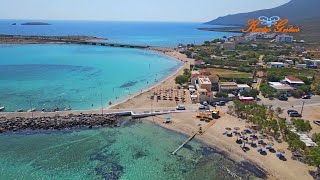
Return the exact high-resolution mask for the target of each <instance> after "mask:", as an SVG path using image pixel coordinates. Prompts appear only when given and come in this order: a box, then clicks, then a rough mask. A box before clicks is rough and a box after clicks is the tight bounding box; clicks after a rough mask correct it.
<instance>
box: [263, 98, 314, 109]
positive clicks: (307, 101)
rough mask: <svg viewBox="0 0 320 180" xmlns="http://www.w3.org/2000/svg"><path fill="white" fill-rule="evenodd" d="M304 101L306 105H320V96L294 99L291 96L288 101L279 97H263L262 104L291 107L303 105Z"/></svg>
mask: <svg viewBox="0 0 320 180" xmlns="http://www.w3.org/2000/svg"><path fill="white" fill-rule="evenodd" d="M303 102H305V106H316V105H320V96H313V97H312V98H311V99H294V98H289V100H288V101H280V100H278V99H274V100H269V99H266V98H263V99H262V101H261V102H259V103H260V104H264V105H269V106H270V105H272V106H274V107H281V108H289V107H302V104H303Z"/></svg>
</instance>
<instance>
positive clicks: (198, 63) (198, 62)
mask: <svg viewBox="0 0 320 180" xmlns="http://www.w3.org/2000/svg"><path fill="white" fill-rule="evenodd" d="M205 64H206V63H205V62H204V61H203V60H197V61H195V62H194V65H196V66H204V65H205Z"/></svg>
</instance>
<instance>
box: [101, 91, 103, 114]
mask: <svg viewBox="0 0 320 180" xmlns="http://www.w3.org/2000/svg"><path fill="white" fill-rule="evenodd" d="M100 103H101V114H102V115H103V102H102V91H101V93H100Z"/></svg>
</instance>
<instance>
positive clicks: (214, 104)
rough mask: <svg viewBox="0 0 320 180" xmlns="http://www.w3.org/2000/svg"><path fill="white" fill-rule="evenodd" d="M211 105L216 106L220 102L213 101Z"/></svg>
mask: <svg viewBox="0 0 320 180" xmlns="http://www.w3.org/2000/svg"><path fill="white" fill-rule="evenodd" d="M210 105H211V106H213V107H216V106H219V102H211V103H210Z"/></svg>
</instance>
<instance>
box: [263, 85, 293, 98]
mask: <svg viewBox="0 0 320 180" xmlns="http://www.w3.org/2000/svg"><path fill="white" fill-rule="evenodd" d="M269 86H270V87H271V88H272V89H273V90H274V91H276V92H283V93H285V94H286V95H287V96H291V95H292V92H293V91H294V90H295V88H293V87H291V86H289V85H287V84H282V83H280V82H269Z"/></svg>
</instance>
